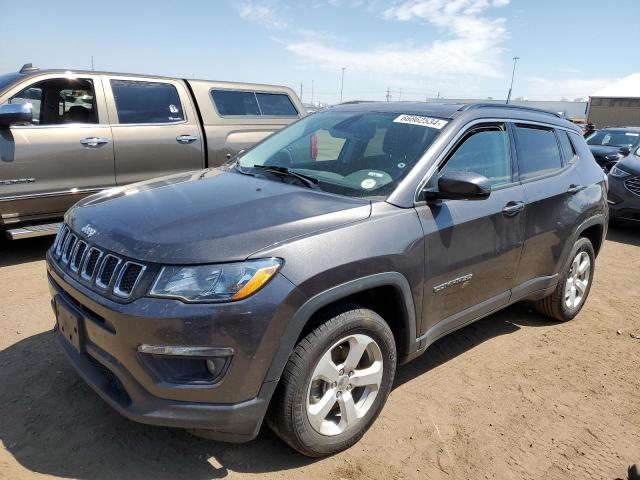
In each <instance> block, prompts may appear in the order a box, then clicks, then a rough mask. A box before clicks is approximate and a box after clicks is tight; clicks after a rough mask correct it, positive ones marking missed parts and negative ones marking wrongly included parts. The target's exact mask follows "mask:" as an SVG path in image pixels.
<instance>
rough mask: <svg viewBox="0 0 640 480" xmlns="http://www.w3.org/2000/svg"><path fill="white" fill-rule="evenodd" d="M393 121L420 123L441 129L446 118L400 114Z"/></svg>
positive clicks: (445, 122) (410, 123)
mask: <svg viewBox="0 0 640 480" xmlns="http://www.w3.org/2000/svg"><path fill="white" fill-rule="evenodd" d="M393 122H394V123H407V124H409V125H420V126H423V127H430V128H436V129H438V130H440V129H442V128H443V127H444V126H445V125H446V124H447V123H449V122H448V121H447V120H442V119H441V118H433V117H422V116H420V115H400V116H399V117H397V118H396V119H395V120H394V121H393Z"/></svg>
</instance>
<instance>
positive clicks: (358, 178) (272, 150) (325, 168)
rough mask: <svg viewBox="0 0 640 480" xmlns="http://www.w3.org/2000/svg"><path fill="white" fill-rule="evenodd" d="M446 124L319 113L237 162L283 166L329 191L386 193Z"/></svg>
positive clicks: (395, 116)
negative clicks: (315, 181) (314, 181)
mask: <svg viewBox="0 0 640 480" xmlns="http://www.w3.org/2000/svg"><path fill="white" fill-rule="evenodd" d="M446 123H447V121H446V120H441V119H434V118H429V117H424V116H416V115H405V114H403V113H401V112H393V113H392V112H366V113H362V112H347V111H333V112H332V111H327V112H321V113H316V114H313V115H310V116H308V117H306V118H304V119H302V120H300V121H299V122H297V123H295V124H293V125H291V126H290V127H288V128H285V129H283V130H281V131H280V132H278V133H276V134H275V135H273V136H271V137H269V138H268V139H267V140H265V141H264V142H262V143H261V144H259V145H257V146H256V147H255V148H253V149H252V150H250V151H249V152H247V153H246V154H244V155H243V156H242V157H240V160H239V164H240V166H241V167H242V168H243V169H250V168H252V167H254V166H255V165H265V166H277V167H285V168H287V169H289V170H291V171H294V172H296V173H300V174H303V175H305V176H308V177H313V178H315V179H317V180H318V182H319V183H318V186H319V188H320V189H322V190H324V191H327V192H331V193H338V194H342V195H348V196H352V197H387V196H388V195H389V194H390V193H391V192H393V190H394V189H395V187H396V186H397V185H398V183H399V182H400V181H401V180H402V179H403V178H404V177H405V176H406V175H407V173H409V171H410V170H411V169H412V168H413V166H414V165H415V164H416V162H417V161H418V159H419V158H420V157H421V156H422V154H423V153H424V152H425V150H426V149H427V148H428V147H429V145H431V143H432V142H433V141H434V140H435V139H436V137H437V136H438V134H439V133H440V129H441V128H442V127H443V126H444V125H446ZM252 173H254V172H252ZM256 173H258V172H256ZM259 174H263V171H261V172H260V173H259Z"/></svg>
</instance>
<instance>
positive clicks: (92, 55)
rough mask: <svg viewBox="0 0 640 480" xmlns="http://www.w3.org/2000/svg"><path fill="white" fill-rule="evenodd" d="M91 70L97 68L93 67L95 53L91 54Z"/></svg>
mask: <svg viewBox="0 0 640 480" xmlns="http://www.w3.org/2000/svg"><path fill="white" fill-rule="evenodd" d="M91 70H95V68H93V55H91Z"/></svg>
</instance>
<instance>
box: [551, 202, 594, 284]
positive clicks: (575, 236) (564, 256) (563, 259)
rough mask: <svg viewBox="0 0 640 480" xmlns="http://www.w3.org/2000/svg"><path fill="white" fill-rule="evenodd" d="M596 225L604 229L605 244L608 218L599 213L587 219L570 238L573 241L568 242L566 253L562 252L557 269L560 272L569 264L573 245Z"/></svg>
mask: <svg viewBox="0 0 640 480" xmlns="http://www.w3.org/2000/svg"><path fill="white" fill-rule="evenodd" d="M594 225H600V226H601V227H602V243H603V244H604V240H605V238H606V236H607V216H606V215H605V214H602V213H598V214H596V215H593V216H591V217H589V218H587V219H586V220H584V221H583V222H582V223H580V224H579V225H578V226H577V227H576V228H575V229H574V231H573V233H572V234H571V237H570V238H571V241H570V242H566V244H565V247H564V251H563V252H562V257H561V261H560V262H558V267H557V270H558V272H560V271H561V270H562V267H563V265H564V264H565V263H566V262H567V258H568V256H569V254H570V253H571V249H572V248H573V245H575V243H576V242H577V241H578V239H579V238H580V236H581V234H582V232H584V231H585V230H586V229H587V228H589V227H593V226H594ZM558 272H556V273H558Z"/></svg>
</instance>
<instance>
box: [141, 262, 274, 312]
mask: <svg viewBox="0 0 640 480" xmlns="http://www.w3.org/2000/svg"><path fill="white" fill-rule="evenodd" d="M280 265H282V262H281V261H280V260H279V259H277V258H269V259H264V260H250V261H247V262H242V263H227V264H221V265H193V266H166V267H163V268H162V270H161V271H160V274H159V275H158V278H157V279H156V281H155V283H154V284H153V287H151V295H152V296H155V297H168V298H180V299H182V300H185V301H187V302H230V301H233V300H241V299H243V298H246V297H248V296H249V295H251V294H253V293H255V292H257V291H258V290H259V289H260V288H262V287H263V286H264V285H265V284H266V283H267V282H268V281H269V280H270V279H271V278H272V277H273V276H274V275H275V273H276V272H277V271H278V269H279V268H280Z"/></svg>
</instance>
